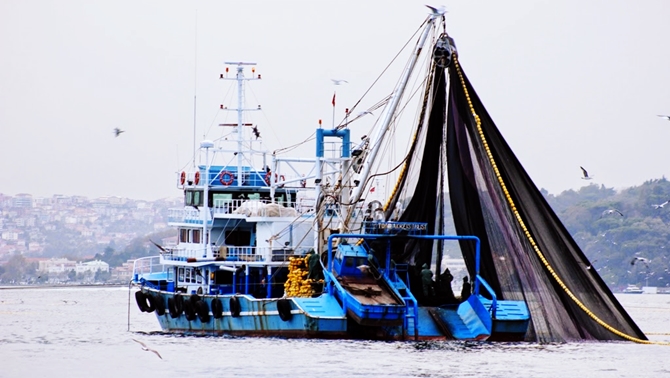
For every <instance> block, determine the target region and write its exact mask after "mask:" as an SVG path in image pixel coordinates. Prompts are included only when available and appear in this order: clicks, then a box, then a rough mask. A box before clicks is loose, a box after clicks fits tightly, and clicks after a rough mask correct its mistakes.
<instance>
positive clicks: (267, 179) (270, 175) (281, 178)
mask: <svg viewBox="0 0 670 378" xmlns="http://www.w3.org/2000/svg"><path fill="white" fill-rule="evenodd" d="M271 179H272V172H268V173H266V174H265V183H266V184H267V185H268V186H269V185H271V184H270V180H271ZM277 180H279V181H286V178H285V177H284V175H279V176H277V174H276V173H275V182H278V181H277ZM278 187H279V188H283V187H284V184H282V185H279V186H278Z"/></svg>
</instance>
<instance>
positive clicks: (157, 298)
mask: <svg viewBox="0 0 670 378" xmlns="http://www.w3.org/2000/svg"><path fill="white" fill-rule="evenodd" d="M153 302H154V308H156V314H158V315H160V316H163V315H165V298H163V296H162V295H160V294H156V295H154V299H153Z"/></svg>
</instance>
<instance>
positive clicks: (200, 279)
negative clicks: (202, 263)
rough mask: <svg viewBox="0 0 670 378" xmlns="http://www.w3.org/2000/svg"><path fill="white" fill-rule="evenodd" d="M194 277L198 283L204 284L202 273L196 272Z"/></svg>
mask: <svg viewBox="0 0 670 378" xmlns="http://www.w3.org/2000/svg"><path fill="white" fill-rule="evenodd" d="M193 275H194V276H195V281H196V283H198V284H201V283H202V273H201V272H200V271H198V270H196V271H195V272H193Z"/></svg>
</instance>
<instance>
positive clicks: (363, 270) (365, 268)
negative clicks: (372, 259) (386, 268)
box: [356, 265, 370, 274]
mask: <svg viewBox="0 0 670 378" xmlns="http://www.w3.org/2000/svg"><path fill="white" fill-rule="evenodd" d="M356 269H358V270H360V271H361V273H363V274H366V273H368V272H369V271H370V266H369V265H359V266H357V267H356Z"/></svg>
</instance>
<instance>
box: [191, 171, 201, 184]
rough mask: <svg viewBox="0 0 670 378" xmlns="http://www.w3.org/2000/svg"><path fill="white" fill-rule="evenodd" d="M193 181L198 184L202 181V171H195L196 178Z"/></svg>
mask: <svg viewBox="0 0 670 378" xmlns="http://www.w3.org/2000/svg"><path fill="white" fill-rule="evenodd" d="M193 182H194V183H195V184H196V185H198V184H199V183H200V171H197V172H195V178H194V179H193Z"/></svg>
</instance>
